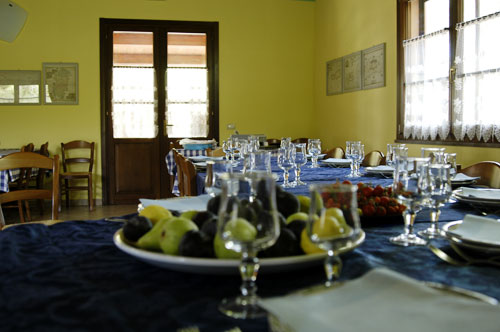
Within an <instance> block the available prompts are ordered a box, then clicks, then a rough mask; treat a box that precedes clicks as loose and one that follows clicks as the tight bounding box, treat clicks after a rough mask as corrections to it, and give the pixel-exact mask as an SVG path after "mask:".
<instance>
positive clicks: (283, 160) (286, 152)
mask: <svg viewBox="0 0 500 332" xmlns="http://www.w3.org/2000/svg"><path fill="white" fill-rule="evenodd" d="M294 154H295V150H294V149H290V148H280V149H279V150H278V167H279V168H281V169H282V170H283V187H284V188H292V187H294V184H293V183H291V182H290V181H289V180H288V178H289V176H290V174H289V170H290V169H291V168H293V166H294V164H293V158H294V157H293V155H294Z"/></svg>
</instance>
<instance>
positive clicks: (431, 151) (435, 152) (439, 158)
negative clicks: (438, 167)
mask: <svg viewBox="0 0 500 332" xmlns="http://www.w3.org/2000/svg"><path fill="white" fill-rule="evenodd" d="M420 150H421V157H422V158H430V160H431V161H430V162H431V164H444V150H445V148H421V149H420Z"/></svg>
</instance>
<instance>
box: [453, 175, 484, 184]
mask: <svg viewBox="0 0 500 332" xmlns="http://www.w3.org/2000/svg"><path fill="white" fill-rule="evenodd" d="M480 178H481V177H480V176H468V175H467V174H464V173H456V174H454V175H453V178H452V179H451V182H463V181H473V180H478V179H480Z"/></svg>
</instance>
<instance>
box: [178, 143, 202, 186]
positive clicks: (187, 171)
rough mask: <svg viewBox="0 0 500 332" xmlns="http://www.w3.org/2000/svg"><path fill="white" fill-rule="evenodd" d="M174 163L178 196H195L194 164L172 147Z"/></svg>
mask: <svg viewBox="0 0 500 332" xmlns="http://www.w3.org/2000/svg"><path fill="white" fill-rule="evenodd" d="M174 158H175V164H176V165H177V186H178V188H179V196H197V194H198V190H197V187H196V168H195V167H194V164H193V163H192V162H191V161H190V160H189V159H187V158H186V157H184V156H183V155H182V154H181V153H179V152H178V151H177V149H174Z"/></svg>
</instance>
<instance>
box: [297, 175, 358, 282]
mask: <svg viewBox="0 0 500 332" xmlns="http://www.w3.org/2000/svg"><path fill="white" fill-rule="evenodd" d="M309 188H310V197H311V204H310V209H309V219H308V222H307V223H306V233H307V235H308V237H309V239H310V240H311V242H312V243H313V244H315V245H316V246H318V247H319V248H321V249H323V250H326V251H327V253H328V256H327V257H326V259H325V263H324V264H325V273H326V282H325V286H326V287H330V286H331V285H332V284H333V283H334V282H335V281H336V280H337V279H338V278H339V276H340V271H341V269H342V261H341V260H340V258H339V255H338V252H339V250H340V249H341V248H343V247H346V246H349V245H352V244H354V243H355V242H356V241H357V240H358V239H359V238H360V236H361V235H362V234H361V233H362V232H361V228H360V222H359V214H358V204H357V194H356V193H357V189H358V187H357V186H356V185H349V184H340V183H333V184H313V185H311V186H310V187H309ZM319 206H320V207H321V209H318V208H317V207H319Z"/></svg>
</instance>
